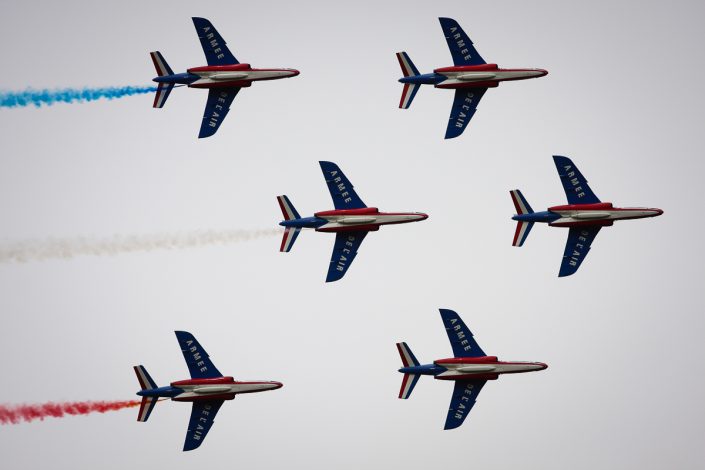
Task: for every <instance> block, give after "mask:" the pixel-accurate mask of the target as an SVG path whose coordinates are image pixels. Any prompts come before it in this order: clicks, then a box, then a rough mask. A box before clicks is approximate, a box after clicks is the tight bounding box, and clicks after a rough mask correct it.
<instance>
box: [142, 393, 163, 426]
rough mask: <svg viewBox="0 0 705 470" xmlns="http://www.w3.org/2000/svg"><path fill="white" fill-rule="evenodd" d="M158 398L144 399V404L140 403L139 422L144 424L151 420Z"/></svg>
mask: <svg viewBox="0 0 705 470" xmlns="http://www.w3.org/2000/svg"><path fill="white" fill-rule="evenodd" d="M157 401H158V399H157V397H142V403H140V410H139V412H138V413H137V421H140V422H142V423H144V422H145V421H147V420H148V419H149V415H151V414H152V410H153V409H154V405H156V404H157Z"/></svg>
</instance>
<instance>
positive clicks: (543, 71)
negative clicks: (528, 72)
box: [539, 69, 548, 77]
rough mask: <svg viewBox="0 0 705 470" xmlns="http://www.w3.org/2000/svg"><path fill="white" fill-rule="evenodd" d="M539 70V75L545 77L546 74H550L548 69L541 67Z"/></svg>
mask: <svg viewBox="0 0 705 470" xmlns="http://www.w3.org/2000/svg"><path fill="white" fill-rule="evenodd" d="M539 72H541V75H539V77H545V76H546V75H548V70H544V69H539Z"/></svg>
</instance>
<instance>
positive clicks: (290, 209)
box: [277, 196, 301, 253]
mask: <svg viewBox="0 0 705 470" xmlns="http://www.w3.org/2000/svg"><path fill="white" fill-rule="evenodd" d="M277 201H278V202H279V208H280V209H281V210H282V215H283V216H284V220H293V219H300V218H301V216H300V215H299V213H298V212H297V211H296V208H295V207H294V205H293V204H292V203H291V201H290V200H289V198H288V197H287V196H277ZM299 232H301V228H299V227H287V228H286V230H285V231H284V235H283V236H282V244H281V246H280V247H279V251H281V252H285V253H288V252H289V251H291V248H292V247H293V246H294V242H295V241H296V237H298V236H299Z"/></svg>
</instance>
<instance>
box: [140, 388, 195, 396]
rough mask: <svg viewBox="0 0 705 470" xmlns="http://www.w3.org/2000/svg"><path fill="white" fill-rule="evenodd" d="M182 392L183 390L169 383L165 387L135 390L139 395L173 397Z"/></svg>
mask: <svg viewBox="0 0 705 470" xmlns="http://www.w3.org/2000/svg"><path fill="white" fill-rule="evenodd" d="M182 393H184V390H183V389H181V388H178V387H172V386H170V385H168V386H166V387H158V388H153V389H151V390H141V391H139V392H137V395H139V396H141V397H166V398H174V397H177V396H179V395H181V394H182Z"/></svg>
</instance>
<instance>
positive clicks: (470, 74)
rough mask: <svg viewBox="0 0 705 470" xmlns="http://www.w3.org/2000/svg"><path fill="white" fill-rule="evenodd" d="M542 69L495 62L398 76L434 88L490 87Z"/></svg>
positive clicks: (531, 75) (537, 73)
mask: <svg viewBox="0 0 705 470" xmlns="http://www.w3.org/2000/svg"><path fill="white" fill-rule="evenodd" d="M547 73H548V72H547V71H546V70H543V69H500V68H499V67H498V66H497V64H484V65H463V66H456V67H441V68H437V69H435V70H434V71H433V73H425V74H421V75H413V76H409V77H403V78H400V79H399V81H400V82H401V83H412V84H416V85H433V86H434V87H436V88H450V89H457V88H479V87H482V88H492V87H496V86H498V85H499V83H500V82H506V81H511V80H526V79H529V78H538V77H543V76H544V75H546V74H547Z"/></svg>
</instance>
